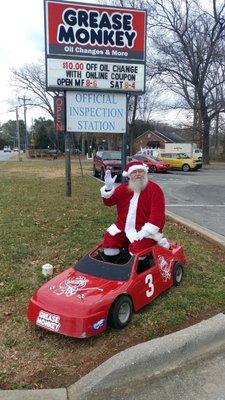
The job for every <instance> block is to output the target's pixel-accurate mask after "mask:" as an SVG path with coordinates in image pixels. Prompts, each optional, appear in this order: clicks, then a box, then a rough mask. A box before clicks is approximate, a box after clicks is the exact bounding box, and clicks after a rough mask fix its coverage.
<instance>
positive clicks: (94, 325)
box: [92, 318, 106, 331]
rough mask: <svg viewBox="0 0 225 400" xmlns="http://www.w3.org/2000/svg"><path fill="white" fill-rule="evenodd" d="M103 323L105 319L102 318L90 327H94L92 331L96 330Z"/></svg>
mask: <svg viewBox="0 0 225 400" xmlns="http://www.w3.org/2000/svg"><path fill="white" fill-rule="evenodd" d="M105 324H106V319H105V318H102V319H100V320H99V321H97V322H95V323H94V324H93V325H92V329H94V331H97V330H98V329H100V328H102V327H103V326H104V325H105Z"/></svg>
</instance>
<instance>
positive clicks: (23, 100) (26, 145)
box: [18, 95, 31, 150]
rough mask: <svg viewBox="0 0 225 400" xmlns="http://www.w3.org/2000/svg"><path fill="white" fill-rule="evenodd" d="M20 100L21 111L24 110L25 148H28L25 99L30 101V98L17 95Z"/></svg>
mask: <svg viewBox="0 0 225 400" xmlns="http://www.w3.org/2000/svg"><path fill="white" fill-rule="evenodd" d="M20 100H22V102H23V112H24V125H25V150H27V149H28V134H27V119H26V112H27V107H26V101H31V99H28V98H26V96H25V95H24V96H23V97H18V101H20Z"/></svg>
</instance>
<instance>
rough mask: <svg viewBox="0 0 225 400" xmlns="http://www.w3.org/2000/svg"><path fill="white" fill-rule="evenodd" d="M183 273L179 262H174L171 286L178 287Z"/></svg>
mask: <svg viewBox="0 0 225 400" xmlns="http://www.w3.org/2000/svg"><path fill="white" fill-rule="evenodd" d="M183 273H184V270H183V266H182V265H181V264H180V263H179V262H176V263H175V264H174V267H173V284H174V285H175V286H178V285H179V284H180V283H181V281H182V279H183Z"/></svg>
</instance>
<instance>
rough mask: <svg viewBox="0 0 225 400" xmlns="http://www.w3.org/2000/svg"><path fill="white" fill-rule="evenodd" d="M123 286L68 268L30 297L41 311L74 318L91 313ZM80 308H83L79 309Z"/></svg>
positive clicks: (119, 282)
mask: <svg viewBox="0 0 225 400" xmlns="http://www.w3.org/2000/svg"><path fill="white" fill-rule="evenodd" d="M123 285H125V282H121V281H114V280H108V279H103V278H99V277H95V276H92V275H88V274H84V273H82V272H79V271H76V270H75V269H74V268H72V267H71V268H69V269H67V270H66V271H64V272H62V273H61V274H59V275H57V276H55V277H54V278H52V279H51V280H49V281H48V282H47V283H45V284H44V285H43V286H42V287H41V288H40V289H38V290H37V292H36V293H35V294H34V295H33V300H34V301H35V302H36V303H38V305H39V306H40V307H43V309H45V310H46V309H47V310H49V311H50V312H53V313H54V312H56V313H59V312H60V313H63V314H66V313H68V312H69V313H71V312H72V313H73V314H74V315H76V316H79V314H80V313H81V314H82V315H83V314H84V312H85V309H86V311H87V312H90V311H91V309H92V308H93V307H96V304H97V303H99V304H101V301H102V299H103V297H104V299H105V297H107V296H109V299H110V297H111V296H110V294H111V293H112V292H113V293H114V296H115V291H117V290H118V292H119V291H120V288H121V287H122V286H123ZM81 306H82V307H81Z"/></svg>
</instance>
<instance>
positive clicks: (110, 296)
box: [27, 241, 186, 338]
mask: <svg viewBox="0 0 225 400" xmlns="http://www.w3.org/2000/svg"><path fill="white" fill-rule="evenodd" d="M185 264H186V257H185V254H184V251H183V248H182V247H181V246H180V245H177V244H175V243H173V242H172V241H170V249H169V250H167V249H165V248H163V247H161V246H159V245H155V246H153V247H151V248H150V249H149V250H148V251H146V250H145V251H144V252H143V251H142V252H141V253H140V254H138V255H136V256H130V255H129V253H128V252H127V250H126V249H124V250H122V251H121V253H120V254H119V255H118V259H117V260H116V263H110V262H107V261H105V260H104V254H103V249H102V244H101V243H100V244H99V245H98V246H97V247H95V248H94V249H93V250H92V251H91V252H90V253H89V254H87V255H85V256H84V257H83V258H81V259H80V260H79V261H78V262H77V263H76V264H75V265H74V266H72V267H70V268H68V269H67V270H65V271H64V272H62V273H60V274H59V275H57V276H55V277H53V278H52V279H50V280H49V281H48V282H47V283H45V284H44V285H43V286H42V287H41V288H40V289H38V290H37V292H36V293H35V294H34V295H33V296H32V298H31V299H30V302H29V306H28V311H27V316H28V320H29V321H30V322H32V323H34V324H36V325H37V326H39V327H41V328H44V329H46V330H48V331H52V332H57V333H60V334H62V335H66V336H71V337H77V338H85V337H88V336H93V335H96V334H99V333H102V332H103V331H105V330H106V329H107V328H108V327H109V326H111V327H114V328H116V329H122V328H124V327H125V326H126V325H127V324H128V323H129V321H130V319H131V316H132V312H133V311H135V312H136V311H138V310H140V309H141V308H142V307H143V306H145V305H146V304H149V303H151V302H152V300H154V299H155V298H156V297H157V296H158V295H159V294H160V293H162V292H164V291H165V290H167V289H169V288H170V287H171V286H173V285H178V284H179V283H180V282H181V280H182V277H183V267H184V266H185Z"/></svg>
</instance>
